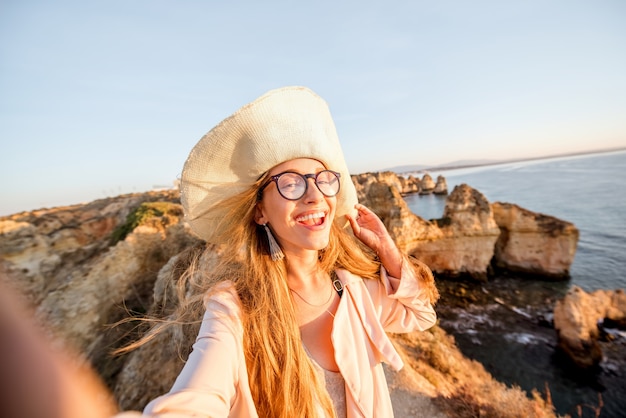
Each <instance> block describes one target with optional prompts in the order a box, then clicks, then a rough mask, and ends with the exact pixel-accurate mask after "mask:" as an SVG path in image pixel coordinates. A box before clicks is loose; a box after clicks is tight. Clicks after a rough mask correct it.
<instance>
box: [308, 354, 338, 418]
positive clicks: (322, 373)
mask: <svg viewBox="0 0 626 418" xmlns="http://www.w3.org/2000/svg"><path fill="white" fill-rule="evenodd" d="M304 351H306V353H307V355H308V356H309V358H310V359H311V361H312V362H313V367H314V368H315V371H316V372H317V376H318V377H319V378H320V379H323V380H324V381H325V382H326V390H327V391H328V394H329V395H330V399H331V400H332V401H333V406H334V407H335V414H336V415H337V418H346V417H347V410H346V382H345V380H344V378H343V376H342V375H341V373H340V372H333V371H330V370H326V369H324V368H323V367H322V366H320V365H319V364H318V363H317V361H315V359H314V358H313V356H311V353H309V350H308V349H307V348H306V346H305V347H304Z"/></svg>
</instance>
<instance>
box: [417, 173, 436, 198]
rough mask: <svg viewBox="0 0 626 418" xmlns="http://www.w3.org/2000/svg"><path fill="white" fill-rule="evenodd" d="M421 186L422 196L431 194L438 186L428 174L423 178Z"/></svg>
mask: <svg viewBox="0 0 626 418" xmlns="http://www.w3.org/2000/svg"><path fill="white" fill-rule="evenodd" d="M420 186H421V187H420V194H430V193H432V192H433V191H434V190H435V186H436V184H435V182H434V181H433V178H432V177H431V176H430V174H428V173H426V174H424V175H423V176H422V181H421V182H420Z"/></svg>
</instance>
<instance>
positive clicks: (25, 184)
mask: <svg viewBox="0 0 626 418" xmlns="http://www.w3.org/2000/svg"><path fill="white" fill-rule="evenodd" d="M287 85H303V86H307V87H309V88H311V89H312V90H314V91H315V92H316V93H318V94H319V95H320V96H321V97H323V98H324V99H325V100H326V101H327V102H328V104H329V106H330V109H331V112H332V114H333V117H334V120H335V124H336V126H337V131H338V133H339V137H340V140H341V142H342V147H343V150H344V154H345V157H346V160H347V163H348V167H349V169H350V171H351V172H352V173H353V174H357V173H362V172H366V171H379V170H384V169H387V168H391V167H396V166H402V165H438V164H445V163H449V162H454V161H459V160H500V159H511V158H533V157H539V156H544V155H553V154H558V153H568V152H581V151H588V150H595V149H604V148H617V147H626V2H624V1H623V0H598V1H593V2H592V1H578V0H552V1H551V0H538V1H534V0H528V1H501V0H498V1H482V0H474V1H466V0H459V1H451V0H441V1H432V0H429V1H422V0H406V1H400V0H377V1H368V0H361V1H341V0H333V1H329V0H316V1H315V2H301V1H295V0H291V1H287V0H284V1H274V0H265V1H228V2H226V1H221V2H218V1H210V0H205V1H200V0H179V1H173V0H170V1H164V0H107V1H98V2H96V1H84V0H80V1H66V0H57V1H54V2H52V1H34V0H3V1H2V2H0V141H1V143H0V216H2V215H8V214H12V213H16V212H19V211H24V210H33V209H38V208H42V207H54V206H60V205H69V204H76V203H83V202H89V201H92V200H95V199H100V198H104V197H109V196H115V195H118V194H122V193H132V192H144V191H147V190H151V189H153V188H159V187H171V186H172V185H173V184H174V182H175V180H176V178H177V177H178V176H179V175H180V172H181V169H182V166H183V164H184V161H185V159H186V158H187V155H188V154H189V151H190V150H191V148H192V147H193V146H194V145H195V143H196V142H197V141H198V140H199V139H200V138H201V137H202V135H204V134H205V133H206V132H208V131H209V130H210V129H211V128H212V127H213V126H215V125H216V124H217V123H219V122H220V121H221V120H222V119H224V118H225V117H227V116H229V115H230V114H232V113H233V112H234V111H236V110H237V109H238V108H239V107H241V106H242V105H244V104H245V103H248V102H250V101H252V100H254V99H255V98H257V97H258V96H260V95H262V94H263V93H265V92H266V91H268V90H271V89H274V88H278V87H282V86H287Z"/></svg>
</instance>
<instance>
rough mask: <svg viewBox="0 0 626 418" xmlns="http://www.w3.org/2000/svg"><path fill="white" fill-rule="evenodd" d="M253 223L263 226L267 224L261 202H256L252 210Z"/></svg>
mask: <svg viewBox="0 0 626 418" xmlns="http://www.w3.org/2000/svg"><path fill="white" fill-rule="evenodd" d="M254 222H256V223H257V225H263V224H266V223H267V218H266V217H265V212H264V210H263V203H262V202H258V203H257V204H256V207H255V208H254Z"/></svg>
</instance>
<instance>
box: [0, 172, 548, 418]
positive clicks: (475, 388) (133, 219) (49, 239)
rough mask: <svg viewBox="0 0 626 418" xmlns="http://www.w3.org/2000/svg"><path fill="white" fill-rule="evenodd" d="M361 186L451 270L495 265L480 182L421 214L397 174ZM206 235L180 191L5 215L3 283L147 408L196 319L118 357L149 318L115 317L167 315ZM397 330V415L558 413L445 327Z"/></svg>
mask: <svg viewBox="0 0 626 418" xmlns="http://www.w3.org/2000/svg"><path fill="white" fill-rule="evenodd" d="M362 186H363V187H362V188H361V193H362V197H363V200H364V201H365V203H366V204H368V205H370V206H372V208H374V209H375V210H376V211H377V212H378V213H379V215H380V216H381V217H382V218H383V220H384V221H385V223H386V224H387V226H388V227H389V229H390V231H391V232H392V234H394V236H395V238H396V239H397V240H398V243H399V245H400V246H401V247H403V248H404V249H407V250H409V251H411V252H414V253H417V254H418V255H420V256H422V257H425V258H426V260H427V262H432V263H434V266H435V267H437V268H440V269H441V268H443V270H444V271H450V272H477V273H479V272H483V271H484V270H485V269H486V265H485V263H486V262H487V261H488V257H487V256H486V255H485V254H483V252H484V251H486V247H487V246H488V245H490V246H491V247H492V248H493V243H494V242H495V240H496V239H497V236H498V234H497V229H498V228H497V225H496V224H495V221H494V220H493V215H492V211H491V208H490V205H489V204H488V202H486V200H485V199H484V197H482V195H480V193H479V192H477V191H475V190H473V189H471V188H469V187H468V186H464V187H461V188H459V189H458V190H455V191H454V192H453V193H452V194H451V196H450V202H449V207H446V218H444V219H447V220H444V221H442V222H440V223H432V222H427V221H424V220H423V219H421V218H419V217H417V216H415V215H413V214H411V212H410V211H409V210H408V208H407V207H406V204H405V203H403V200H402V198H401V195H400V192H399V191H398V189H397V187H396V186H395V185H389V184H388V183H387V182H386V181H369V180H367V179H366V180H365V181H364V184H363V185H362ZM461 224H463V225H461ZM455 241H458V242H456V243H455ZM487 244H488V245H487ZM205 245H206V244H204V243H203V242H202V241H200V240H198V239H197V238H196V237H194V236H193V235H192V234H191V233H190V232H189V230H188V229H187V227H186V226H185V224H184V223H183V222H182V211H181V207H180V204H179V196H178V194H177V192H174V191H163V192H151V193H144V194H133V195H125V196H119V197H116V198H111V199H104V200H99V201H95V202H92V203H89V204H86V205H76V206H71V207H63V208H54V209H43V210H39V211H34V212H28V213H21V214H15V215H12V216H8V217H3V218H0V272H2V274H1V275H0V278H1V282H2V283H1V285H2V286H10V287H12V288H14V289H16V290H17V291H19V292H20V293H21V294H23V295H25V296H26V298H27V300H28V302H29V303H30V305H31V306H32V307H33V309H34V311H35V315H36V318H37V320H38V323H39V324H41V326H42V329H44V330H45V332H46V333H47V335H48V337H49V338H51V339H52V341H54V342H55V344H56V345H59V344H60V345H65V346H67V347H69V348H72V349H73V350H77V351H78V352H80V353H82V354H83V355H84V356H85V357H86V358H87V359H88V360H89V361H90V362H91V364H92V365H93V366H94V368H95V369H96V371H97V372H98V374H99V375H100V376H101V377H102V379H103V380H104V381H105V382H106V384H107V385H108V387H109V388H110V389H111V390H112V392H113V393H114V394H115V396H116V399H117V402H118V403H119V405H120V406H121V408H122V409H141V408H142V407H143V406H144V405H145V403H146V402H147V401H148V400H149V399H151V398H153V397H155V396H157V395H159V394H161V393H163V392H165V391H167V390H168V389H169V387H170V386H171V384H172V382H173V379H174V378H175V376H176V374H177V373H178V371H179V370H180V368H181V367H182V364H183V361H184V359H185V358H186V355H187V354H188V350H189V346H190V342H191V341H192V340H193V338H194V336H195V333H196V331H197V330H196V328H195V327H194V326H193V325H191V326H180V327H178V328H176V327H174V328H171V329H170V332H169V333H168V334H163V335H161V336H160V338H159V339H158V340H157V341H155V342H154V343H152V344H148V345H146V346H144V347H142V348H141V349H139V350H136V351H134V352H132V353H130V354H129V355H124V356H117V357H115V356H111V355H110V351H111V350H112V349H115V348H117V347H120V346H121V345H124V344H126V343H127V342H128V341H129V340H130V339H134V338H136V336H137V335H138V333H142V332H145V329H144V328H143V327H141V326H140V327H139V328H135V327H133V326H130V325H131V324H122V325H118V326H114V327H112V326H111V324H113V323H116V322H117V321H119V320H121V319H123V318H127V317H129V315H137V314H145V313H147V314H149V315H158V316H167V314H168V312H170V311H171V309H172V307H173V306H174V305H175V304H176V298H175V297H174V296H173V294H172V292H171V283H172V282H173V281H175V280H176V277H178V276H179V275H180V272H181V271H182V270H183V269H184V268H185V267H186V266H187V264H188V263H189V260H190V258H191V257H192V256H193V254H194V253H195V252H197V251H202V250H204V249H205ZM446 251H447V256H446ZM206 254H207V258H206V259H205V260H204V261H203V262H204V263H205V267H206V268H210V265H211V263H212V262H213V259H212V257H213V256H216V254H217V253H216V252H212V251H209V252H207V253H206ZM459 258H460V259H461V260H462V261H461V262H457V261H455V260H457V259H459ZM454 263H458V264H454ZM393 338H394V342H395V343H396V345H397V346H398V348H399V349H400V351H401V353H402V354H403V357H404V359H405V363H406V365H407V367H405V369H403V371H401V372H400V373H394V372H390V371H387V373H388V376H389V381H390V387H391V389H392V397H393V398H394V404H395V405H396V407H397V408H399V409H397V413H398V415H399V416H411V411H415V410H420V411H424V410H430V411H431V412H430V413H431V414H432V416H442V415H444V414H445V415H448V416H476V414H481V413H482V415H485V414H487V415H489V414H491V415H496V416H502V417H507V416H553V415H554V414H553V412H552V408H551V406H550V405H549V404H546V403H545V402H544V401H543V400H542V399H541V397H540V396H538V395H537V394H534V395H533V397H532V398H529V397H527V396H526V394H525V393H524V392H522V391H521V390H519V389H517V388H508V387H506V386H505V385H503V384H501V383H499V382H497V381H495V380H494V379H493V378H492V377H491V376H490V375H489V374H488V373H487V372H486V371H485V370H484V369H483V367H482V366H481V365H480V364H478V363H476V362H473V361H470V360H468V359H467V358H465V357H463V355H462V354H461V353H460V352H459V350H458V349H457V347H456V346H455V344H454V341H453V339H452V338H451V337H450V336H448V335H447V334H446V333H445V332H444V331H443V330H441V329H440V328H438V327H434V329H432V330H430V331H428V332H422V333H413V334H409V335H403V336H394V337H393ZM512 403H513V404H515V405H516V408H515V409H514V410H511V408H510V405H511V404H512ZM429 408H430V409H429Z"/></svg>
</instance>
